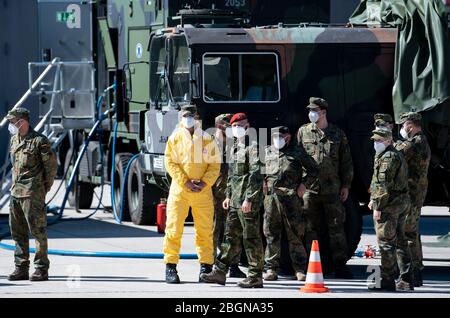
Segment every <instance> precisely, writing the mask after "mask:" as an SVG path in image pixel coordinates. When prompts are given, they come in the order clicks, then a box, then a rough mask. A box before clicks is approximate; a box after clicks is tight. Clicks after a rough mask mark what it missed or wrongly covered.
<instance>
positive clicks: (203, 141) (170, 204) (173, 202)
mask: <svg viewBox="0 0 450 318" xmlns="http://www.w3.org/2000/svg"><path fill="white" fill-rule="evenodd" d="M164 160H165V166H166V170H167V172H168V173H169V175H170V176H171V177H172V183H171V185H170V191H169V198H168V200H167V221H166V235H165V237H164V246H163V252H164V263H165V264H168V263H170V264H177V263H178V260H179V251H180V245H181V236H182V235H183V228H184V221H185V219H186V217H187V215H188V213H189V207H191V210H192V216H193V218H194V229H195V245H196V248H197V255H198V257H199V261H200V263H201V264H213V263H214V256H213V220H214V205H213V195H212V190H211V187H212V186H213V184H214V183H215V182H216V179H217V178H218V177H219V174H220V164H221V156H220V152H219V149H218V147H217V144H216V142H215V140H214V139H213V137H212V136H210V135H208V134H207V133H205V132H204V131H202V130H201V129H200V128H196V129H195V131H194V134H193V135H191V134H190V132H189V131H188V130H187V129H186V128H184V127H183V126H182V125H181V124H180V126H179V127H178V128H176V130H175V131H174V132H173V133H172V135H171V136H170V137H169V140H168V142H167V145H166V151H165V159H164ZM189 180H202V181H203V182H205V183H206V186H205V187H204V188H203V189H202V191H200V192H193V191H191V190H190V189H188V188H187V187H186V186H185V184H186V182H187V181H189Z"/></svg>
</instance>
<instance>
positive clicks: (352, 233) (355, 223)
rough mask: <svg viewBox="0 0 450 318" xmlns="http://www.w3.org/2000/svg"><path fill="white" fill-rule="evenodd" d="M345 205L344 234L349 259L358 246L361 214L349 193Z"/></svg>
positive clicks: (360, 232) (361, 222)
mask: <svg viewBox="0 0 450 318" xmlns="http://www.w3.org/2000/svg"><path fill="white" fill-rule="evenodd" d="M344 207H345V234H346V238H347V250H348V254H347V256H348V258H349V259H350V258H351V257H352V256H353V254H354V253H355V251H356V249H357V248H358V244H359V242H360V240H361V234H362V224H363V221H362V214H361V208H360V206H359V204H358V202H355V200H353V199H352V197H351V195H349V197H348V199H347V202H345V204H344Z"/></svg>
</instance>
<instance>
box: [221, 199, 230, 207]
mask: <svg viewBox="0 0 450 318" xmlns="http://www.w3.org/2000/svg"><path fill="white" fill-rule="evenodd" d="M222 208H224V209H225V210H228V209H229V208H230V199H229V198H226V199H225V200H223V202H222Z"/></svg>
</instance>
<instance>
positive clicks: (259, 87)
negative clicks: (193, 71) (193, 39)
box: [203, 52, 280, 103]
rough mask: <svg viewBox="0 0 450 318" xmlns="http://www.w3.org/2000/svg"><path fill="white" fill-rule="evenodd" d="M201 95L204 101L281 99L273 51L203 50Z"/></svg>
mask: <svg viewBox="0 0 450 318" xmlns="http://www.w3.org/2000/svg"><path fill="white" fill-rule="evenodd" d="M203 79H204V81H203V99H204V101H205V102H207V103H214V102H220V103H224V102H225V103H226V102H233V103H235V102H241V103H252V102H253V103H254V102H258V103H261V102H262V103H264V102H266V103H275V102H278V101H279V100H280V87H279V69H278V56H277V55H276V54H275V53H269V52H259V53H206V54H204V55H203Z"/></svg>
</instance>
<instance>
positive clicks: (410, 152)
mask: <svg viewBox="0 0 450 318" xmlns="http://www.w3.org/2000/svg"><path fill="white" fill-rule="evenodd" d="M395 149H397V150H398V151H400V152H401V153H402V154H403V156H404V157H405V159H406V161H407V162H409V161H410V160H411V158H412V157H414V155H415V151H414V143H413V142H412V141H410V140H404V141H401V142H397V143H396V144H395Z"/></svg>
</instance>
